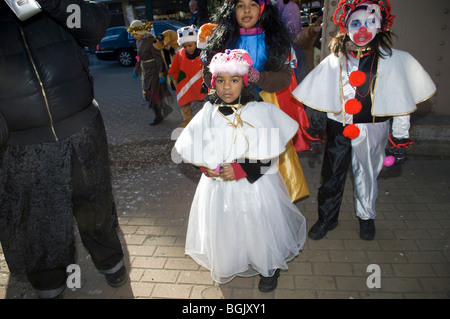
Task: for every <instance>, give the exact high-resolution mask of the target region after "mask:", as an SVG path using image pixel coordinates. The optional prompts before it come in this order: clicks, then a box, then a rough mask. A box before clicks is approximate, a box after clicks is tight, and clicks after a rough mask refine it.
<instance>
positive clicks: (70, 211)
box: [0, 113, 123, 297]
mask: <svg viewBox="0 0 450 319" xmlns="http://www.w3.org/2000/svg"><path fill="white" fill-rule="evenodd" d="M0 173H3V174H0V182H2V184H3V185H4V186H5V187H3V188H2V189H0V195H1V196H0V208H1V211H0V241H1V243H2V246H3V251H4V254H5V258H6V261H7V263H8V266H9V268H10V271H11V272H16V273H25V274H27V277H28V279H29V281H30V283H31V284H32V286H33V287H34V288H35V289H36V291H37V292H38V294H39V295H40V296H42V297H52V295H53V294H57V293H58V290H61V289H64V287H65V286H66V268H67V266H68V265H70V264H73V263H75V240H74V235H73V220H74V219H75V220H76V224H77V226H78V230H79V233H80V237H81V239H82V242H83V244H84V246H85V247H86V249H87V250H88V252H89V253H90V255H91V258H92V261H93V262H94V264H95V266H96V268H97V269H98V270H99V271H100V272H103V273H109V272H113V271H114V270H118V269H117V267H120V265H121V263H122V262H123V261H122V260H123V250H122V247H121V243H120V241H119V237H118V235H117V232H116V227H117V225H118V221H117V215H116V208H115V204H114V199H113V195H112V187H111V178H110V168H109V159H108V146H107V140H106V133H105V128H104V125H103V121H102V118H101V116H100V113H98V114H97V115H96V116H95V117H94V118H93V120H92V122H91V123H89V125H87V126H86V127H84V128H82V129H81V130H80V131H79V132H77V133H75V134H73V135H72V136H70V137H68V138H67V139H64V140H61V141H59V142H58V143H43V144H37V145H29V146H28V145H27V146H8V147H7V148H6V149H5V150H4V152H3V153H2V156H1V157H0ZM82 271H83V269H81V272H82Z"/></svg>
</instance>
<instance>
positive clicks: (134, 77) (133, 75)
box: [131, 72, 139, 79]
mask: <svg viewBox="0 0 450 319" xmlns="http://www.w3.org/2000/svg"><path fill="white" fill-rule="evenodd" d="M138 75H139V74H137V73H134V72H133V74H131V76H132V77H133V79H137V77H138Z"/></svg>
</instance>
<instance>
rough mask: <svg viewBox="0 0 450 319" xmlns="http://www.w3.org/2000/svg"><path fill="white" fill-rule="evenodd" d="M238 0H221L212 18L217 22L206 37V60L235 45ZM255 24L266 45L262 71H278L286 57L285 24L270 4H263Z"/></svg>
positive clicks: (287, 35)
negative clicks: (257, 21)
mask: <svg viewBox="0 0 450 319" xmlns="http://www.w3.org/2000/svg"><path fill="white" fill-rule="evenodd" d="M253 1H255V2H257V1H256V0H253ZM237 2H238V0H231V5H229V0H224V3H223V5H222V6H221V7H220V8H219V10H218V12H217V14H216V15H214V16H213V18H212V20H213V22H214V23H216V24H217V27H216V28H215V30H214V32H213V34H212V35H211V37H210V38H209V39H208V44H207V46H206V49H205V53H206V57H207V63H208V64H209V62H210V61H211V59H212V57H213V56H214V55H215V54H216V53H218V52H225V50H226V49H229V48H232V49H234V48H236V44H237V41H238V40H239V37H240V33H239V29H240V26H239V25H238V24H237V22H236V14H235V5H236V3H237ZM258 26H259V27H261V28H262V29H264V32H265V42H266V49H267V53H268V57H267V61H266V64H265V66H264V70H265V71H279V70H280V69H281V68H282V67H283V66H284V64H285V62H286V59H288V57H289V55H290V52H291V51H290V50H291V40H290V37H289V34H288V32H287V31H286V28H285V26H284V24H283V22H282V21H281V19H280V17H279V15H278V9H277V8H276V7H275V6H274V5H272V4H271V5H266V6H265V8H264V12H263V14H262V15H261V17H260V21H259V23H258Z"/></svg>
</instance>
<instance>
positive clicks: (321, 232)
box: [308, 220, 338, 240]
mask: <svg viewBox="0 0 450 319" xmlns="http://www.w3.org/2000/svg"><path fill="white" fill-rule="evenodd" d="M337 225H338V222H337V220H336V221H334V222H329V223H326V222H322V221H320V220H318V221H317V222H316V223H315V224H314V225H313V226H312V227H311V229H310V230H309V232H308V237H309V238H311V239H312V240H319V239H322V238H323V237H325V235H326V234H327V233H328V232H329V231H330V230H333V229H335V228H336V227H337Z"/></svg>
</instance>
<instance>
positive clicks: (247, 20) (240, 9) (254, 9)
mask: <svg viewBox="0 0 450 319" xmlns="http://www.w3.org/2000/svg"><path fill="white" fill-rule="evenodd" d="M235 8H236V22H237V23H238V24H239V26H240V27H241V28H245V29H248V28H253V27H254V26H255V25H256V24H257V23H258V21H259V13H260V6H259V4H258V3H256V2H255V1H253V0H239V1H238V2H237V3H236V7H235Z"/></svg>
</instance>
